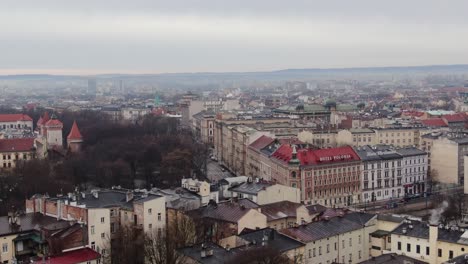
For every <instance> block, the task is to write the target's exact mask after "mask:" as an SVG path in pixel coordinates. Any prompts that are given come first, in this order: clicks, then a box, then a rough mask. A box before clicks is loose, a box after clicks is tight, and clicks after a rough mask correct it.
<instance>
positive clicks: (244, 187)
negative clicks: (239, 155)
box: [230, 181, 274, 195]
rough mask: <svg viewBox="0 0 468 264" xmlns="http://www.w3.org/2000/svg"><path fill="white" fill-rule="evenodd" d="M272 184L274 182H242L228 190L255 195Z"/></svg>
mask: <svg viewBox="0 0 468 264" xmlns="http://www.w3.org/2000/svg"><path fill="white" fill-rule="evenodd" d="M272 185H274V183H270V182H266V181H259V182H255V181H254V182H244V183H242V184H239V185H237V186H234V187H231V188H230V190H231V191H233V192H239V193H247V194H253V195H257V194H258V193H259V192H260V191H262V190H265V189H266V188H268V187H270V186H272Z"/></svg>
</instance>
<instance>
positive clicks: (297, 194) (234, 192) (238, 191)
mask: <svg viewBox="0 0 468 264" xmlns="http://www.w3.org/2000/svg"><path fill="white" fill-rule="evenodd" d="M229 190H230V191H231V197H239V198H247V199H250V200H251V201H253V202H255V203H257V204H259V205H263V204H270V203H276V202H281V201H290V202H293V203H299V202H300V201H301V191H300V189H298V188H296V187H292V186H288V185H282V184H279V183H275V182H267V181H265V180H261V179H258V178H257V179H255V180H254V179H252V178H249V180H248V181H247V182H245V183H242V184H240V185H237V186H234V187H232V188H230V189H229Z"/></svg>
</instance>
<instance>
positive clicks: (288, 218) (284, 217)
mask: <svg viewBox="0 0 468 264" xmlns="http://www.w3.org/2000/svg"><path fill="white" fill-rule="evenodd" d="M260 209H261V212H262V214H264V215H266V216H267V224H268V227H269V228H273V229H275V230H281V229H284V228H290V227H294V226H297V225H303V224H306V223H310V222H312V216H311V215H310V214H309V210H308V209H307V207H305V205H303V204H300V203H293V202H289V201H282V202H277V203H271V204H265V205H262V206H260ZM314 216H315V215H314Z"/></svg>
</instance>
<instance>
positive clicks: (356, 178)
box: [271, 144, 361, 206]
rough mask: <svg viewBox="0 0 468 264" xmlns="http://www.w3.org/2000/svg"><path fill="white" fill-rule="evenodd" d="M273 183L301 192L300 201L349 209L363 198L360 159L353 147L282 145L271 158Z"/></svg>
mask: <svg viewBox="0 0 468 264" xmlns="http://www.w3.org/2000/svg"><path fill="white" fill-rule="evenodd" d="M271 168H272V175H271V178H272V180H274V181H276V182H278V183H280V184H283V185H288V186H291V187H294V188H299V189H300V190H301V200H302V201H307V202H311V203H314V204H315V203H319V204H322V205H326V206H332V205H336V206H346V205H349V204H351V203H355V202H358V201H360V198H361V184H360V177H361V160H360V158H359V156H358V155H357V153H356V152H355V151H354V150H353V148H352V147H349V146H345V147H338V148H328V149H312V148H310V147H307V146H304V145H297V146H296V145H292V146H291V145H289V144H283V145H281V146H280V147H279V148H278V149H277V150H276V151H275V152H274V153H273V154H272V155H271Z"/></svg>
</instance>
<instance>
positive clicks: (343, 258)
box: [281, 212, 377, 264]
mask: <svg viewBox="0 0 468 264" xmlns="http://www.w3.org/2000/svg"><path fill="white" fill-rule="evenodd" d="M376 229H377V220H376V216H375V215H371V214H367V213H358V212H353V213H349V214H343V215H341V216H336V217H332V218H330V219H325V220H322V221H319V222H312V223H310V224H306V225H301V226H298V227H292V228H288V229H284V230H281V233H283V234H285V235H287V236H289V237H291V238H294V239H296V240H298V241H300V242H302V243H305V244H306V245H305V252H304V258H303V263H306V264H316V263H322V264H324V263H359V262H361V261H364V260H367V259H369V257H370V255H369V254H370V253H369V248H370V243H369V234H370V233H372V232H374V231H375V230H376Z"/></svg>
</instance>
